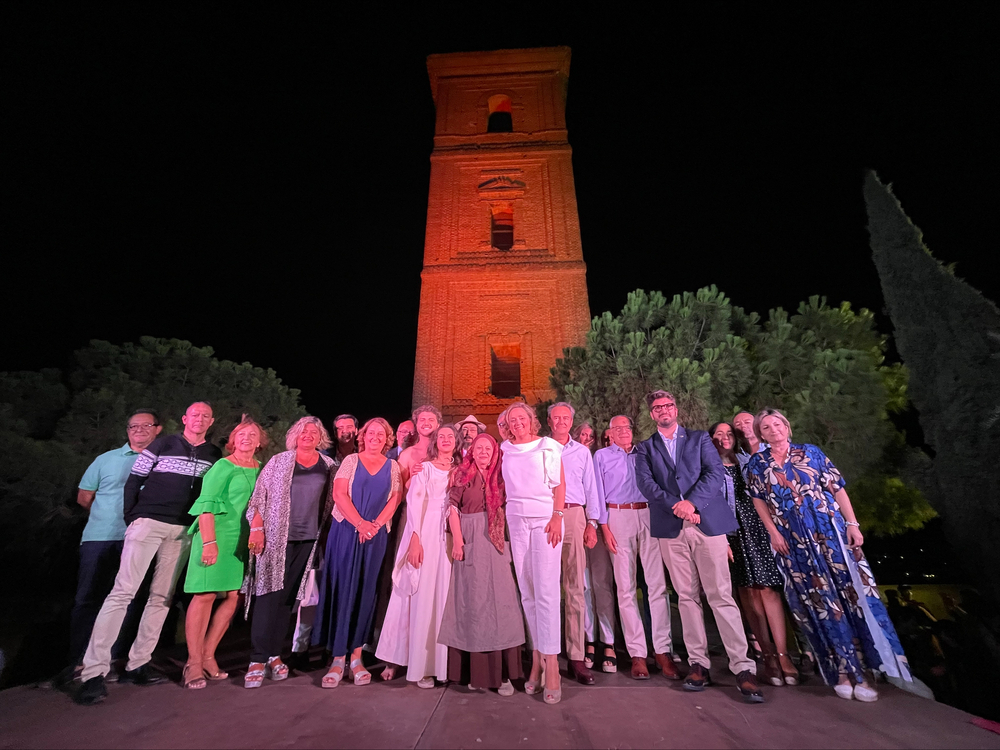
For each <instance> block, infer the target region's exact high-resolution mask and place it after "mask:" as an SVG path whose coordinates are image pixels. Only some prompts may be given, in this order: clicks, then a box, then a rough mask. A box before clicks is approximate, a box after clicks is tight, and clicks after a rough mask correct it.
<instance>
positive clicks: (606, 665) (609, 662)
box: [601, 646, 618, 674]
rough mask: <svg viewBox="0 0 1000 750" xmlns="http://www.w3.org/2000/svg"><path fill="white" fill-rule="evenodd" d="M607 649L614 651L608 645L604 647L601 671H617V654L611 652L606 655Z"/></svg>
mask: <svg viewBox="0 0 1000 750" xmlns="http://www.w3.org/2000/svg"><path fill="white" fill-rule="evenodd" d="M608 649H611V651H614V649H612V648H611V647H610V646H605V647H604V656H602V657H601V671H602V672H606V673H608V674H615V673H617V672H618V654H615V653H612V655H611V656H608Z"/></svg>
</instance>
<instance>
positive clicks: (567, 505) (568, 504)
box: [563, 503, 583, 508]
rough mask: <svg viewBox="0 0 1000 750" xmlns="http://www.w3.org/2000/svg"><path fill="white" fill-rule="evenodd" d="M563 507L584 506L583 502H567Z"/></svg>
mask: <svg viewBox="0 0 1000 750" xmlns="http://www.w3.org/2000/svg"><path fill="white" fill-rule="evenodd" d="M563 507H565V508H582V507H583V503H565V504H564V505H563Z"/></svg>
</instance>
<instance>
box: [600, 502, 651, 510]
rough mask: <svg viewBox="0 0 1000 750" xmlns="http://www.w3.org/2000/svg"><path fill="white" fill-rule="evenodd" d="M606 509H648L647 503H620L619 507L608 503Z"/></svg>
mask: <svg viewBox="0 0 1000 750" xmlns="http://www.w3.org/2000/svg"><path fill="white" fill-rule="evenodd" d="M608 507H609V508H615V509H616V510H642V509H643V508H648V507H649V503H622V504H621V505H616V504H615V503H608Z"/></svg>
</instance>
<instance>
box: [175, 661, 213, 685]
mask: <svg viewBox="0 0 1000 750" xmlns="http://www.w3.org/2000/svg"><path fill="white" fill-rule="evenodd" d="M192 670H193V671H194V672H195V676H194V677H188V672H190V671H192ZM181 680H182V686H183V687H184V688H185V689H187V690H201V689H202V688H206V687H208V683H207V682H206V681H205V677H204V676H203V675H202V674H201V673H200V672H199V671H198V665H197V664H185V665H184V672H183V673H182V675H181Z"/></svg>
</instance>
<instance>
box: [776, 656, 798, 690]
mask: <svg viewBox="0 0 1000 750" xmlns="http://www.w3.org/2000/svg"><path fill="white" fill-rule="evenodd" d="M782 656H784V657H785V658H786V659H788V662H789V663H791V661H792V659H791V657H790V656H789V655H788V654H777V657H778V669H780V670H781V677H782V679H783V680H784V682H785V684H786V685H792V686H795V685H798V684H799V671H798V670H797V669H794V668H793V670H792V671H791V672H786V671H785V668H784V667H783V666H781V657H782Z"/></svg>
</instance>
